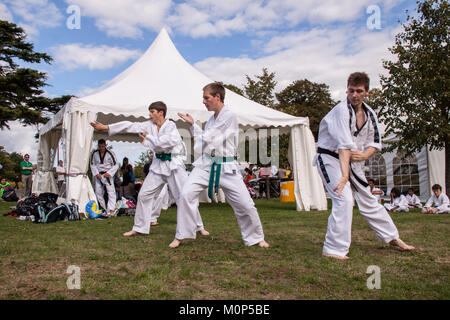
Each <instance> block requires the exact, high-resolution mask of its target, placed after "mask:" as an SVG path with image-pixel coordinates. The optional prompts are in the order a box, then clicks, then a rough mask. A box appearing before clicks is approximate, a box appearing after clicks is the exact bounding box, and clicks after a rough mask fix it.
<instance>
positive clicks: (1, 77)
mask: <svg viewBox="0 0 450 320" xmlns="http://www.w3.org/2000/svg"><path fill="white" fill-rule="evenodd" d="M25 37H26V35H25V33H24V31H23V29H22V28H20V27H18V26H17V25H15V24H14V23H10V22H8V21H3V20H0V129H5V128H8V129H9V125H8V122H9V121H15V120H20V121H21V122H22V123H23V124H24V125H29V124H37V123H45V122H47V121H48V119H47V118H46V117H45V112H50V113H56V112H57V111H58V110H59V109H60V108H61V105H63V104H64V103H65V102H67V101H68V100H69V98H70V96H63V97H60V98H55V99H50V98H46V97H44V96H42V94H43V93H44V91H43V90H42V87H43V86H45V85H47V84H46V82H45V81H46V79H47V75H46V74H45V73H44V72H40V71H37V70H33V69H30V68H22V67H19V65H18V63H17V60H21V61H23V62H26V63H40V62H46V63H50V62H51V61H52V58H51V57H50V56H49V55H47V54H46V53H40V52H35V51H34V49H33V48H34V46H33V44H32V43H29V42H26V41H25Z"/></svg>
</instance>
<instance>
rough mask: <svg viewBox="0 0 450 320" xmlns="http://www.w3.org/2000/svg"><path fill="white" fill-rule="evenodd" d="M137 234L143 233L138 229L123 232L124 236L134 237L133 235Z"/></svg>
mask: <svg viewBox="0 0 450 320" xmlns="http://www.w3.org/2000/svg"><path fill="white" fill-rule="evenodd" d="M137 234H142V233H139V232H137V231H134V230H131V231H128V232H125V233H124V234H123V236H124V237H132V236H135V235H137Z"/></svg>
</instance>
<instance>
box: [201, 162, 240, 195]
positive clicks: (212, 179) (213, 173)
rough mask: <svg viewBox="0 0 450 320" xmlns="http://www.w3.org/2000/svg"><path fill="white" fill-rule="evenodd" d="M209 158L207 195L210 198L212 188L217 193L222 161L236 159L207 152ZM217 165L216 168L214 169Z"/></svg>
mask: <svg viewBox="0 0 450 320" xmlns="http://www.w3.org/2000/svg"><path fill="white" fill-rule="evenodd" d="M206 156H207V157H208V158H210V159H211V161H212V163H211V170H210V173H209V185H208V197H209V198H210V199H211V200H212V198H213V190H214V193H215V194H216V195H217V194H218V193H219V183H220V172H221V169H222V163H224V162H232V161H234V160H236V159H237V157H236V156H234V157H213V156H211V155H209V154H207V155H206ZM216 167H217V170H216Z"/></svg>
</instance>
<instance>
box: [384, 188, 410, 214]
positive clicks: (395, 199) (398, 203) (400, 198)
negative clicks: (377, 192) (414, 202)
mask: <svg viewBox="0 0 450 320" xmlns="http://www.w3.org/2000/svg"><path fill="white" fill-rule="evenodd" d="M384 207H385V208H386V210H388V211H392V212H400V211H405V212H408V211H409V208H408V201H407V200H406V197H405V196H404V195H402V194H401V192H400V190H399V189H397V188H392V190H391V202H390V203H385V204H384Z"/></svg>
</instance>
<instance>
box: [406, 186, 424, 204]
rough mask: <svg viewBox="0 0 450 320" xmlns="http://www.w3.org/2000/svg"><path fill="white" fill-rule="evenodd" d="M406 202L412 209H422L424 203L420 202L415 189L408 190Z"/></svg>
mask: <svg viewBox="0 0 450 320" xmlns="http://www.w3.org/2000/svg"><path fill="white" fill-rule="evenodd" d="M406 200H407V201H408V205H409V207H410V208H422V203H421V202H420V199H419V197H418V196H416V195H415V194H414V189H413V188H409V189H408V194H407V195H406Z"/></svg>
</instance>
